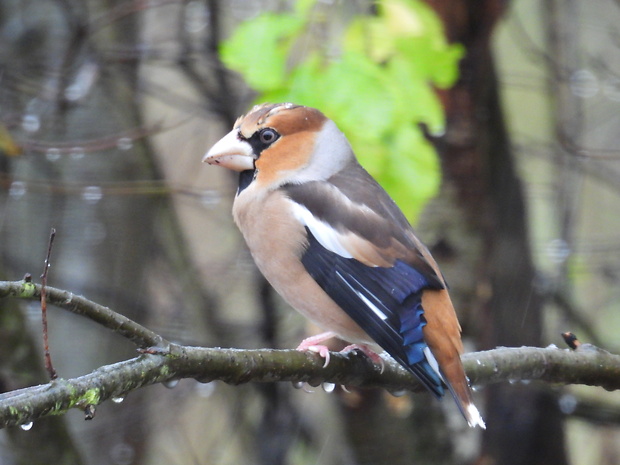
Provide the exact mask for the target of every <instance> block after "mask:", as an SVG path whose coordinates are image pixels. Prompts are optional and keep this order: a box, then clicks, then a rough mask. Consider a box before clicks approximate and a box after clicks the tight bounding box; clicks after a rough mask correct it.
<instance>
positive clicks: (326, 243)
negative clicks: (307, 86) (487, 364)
mask: <svg viewBox="0 0 620 465" xmlns="http://www.w3.org/2000/svg"><path fill="white" fill-rule="evenodd" d="M203 161H205V162H207V163H209V164H212V165H220V166H224V167H226V168H229V169H232V170H235V171H238V172H240V176H239V188H238V190H237V195H236V197H235V201H234V204H233V216H234V219H235V222H236V224H237V225H238V226H239V229H240V230H241V232H242V233H243V236H244V238H245V240H246V242H247V245H248V247H249V249H250V251H251V253H252V256H253V258H254V260H255V261H256V264H257V266H258V268H259V269H260V270H261V272H262V273H263V274H264V275H265V277H266V278H267V280H268V281H269V282H270V283H271V285H272V286H273V287H274V288H275V289H276V291H277V292H278V293H280V294H281V295H282V297H283V298H284V299H285V300H286V301H287V302H288V303H289V304H290V305H292V306H293V307H294V308H295V309H296V310H298V311H299V312H300V313H301V314H303V315H304V316H305V317H307V318H308V319H309V320H311V321H313V322H314V323H315V324H317V325H318V326H319V327H321V328H323V329H325V330H326V331H328V332H326V333H323V334H320V335H318V336H313V337H310V338H308V339H306V340H304V341H302V343H301V345H300V346H299V347H298V350H313V351H315V352H318V353H320V354H321V355H322V356H323V357H325V358H326V362H327V361H328V360H329V359H328V357H329V351H328V350H327V348H326V347H325V346H323V345H321V342H324V341H325V340H327V339H329V338H331V337H333V336H337V337H339V338H341V339H343V340H345V341H348V342H350V343H352V344H353V345H352V346H349V349H351V348H357V349H360V350H362V351H363V352H365V353H366V354H367V355H369V356H370V357H371V358H372V359H373V360H375V361H378V360H380V357H379V356H378V355H377V354H378V353H380V352H382V351H383V350H385V351H386V352H387V353H388V354H390V356H392V357H393V358H394V359H395V360H396V361H397V362H398V363H400V364H401V365H402V366H403V367H405V368H406V369H407V370H408V371H410V372H411V373H413V374H414V375H415V376H417V377H418V379H419V380H420V381H421V382H422V384H423V385H424V386H425V387H426V388H428V390H429V391H431V392H432V393H433V394H435V396H437V397H441V396H443V394H444V389H445V388H446V387H447V388H448V389H449V390H450V392H451V393H452V395H453V396H454V399H455V401H456V404H457V405H458V407H459V409H460V410H461V412H462V413H463V415H464V417H465V419H466V420H467V422H468V423H469V425H470V426H476V425H478V426H481V427H483V428H484V422H483V420H482V417H481V416H480V413H479V412H478V409H477V408H476V407H475V405H474V404H473V401H472V395H471V391H470V389H469V386H468V384H467V378H466V376H465V372H464V370H463V365H462V364H461V359H460V354H461V352H462V351H463V345H462V342H461V334H460V333H461V328H460V325H459V323H458V320H457V318H456V314H455V312H454V307H453V305H452V302H451V300H450V296H449V295H448V291H447V290H446V283H445V281H444V278H443V276H442V274H441V272H440V271H439V268H438V266H437V263H436V262H435V260H434V259H433V257H432V256H431V254H430V253H429V251H428V249H427V248H426V247H425V246H424V245H423V244H422V243H421V242H420V240H419V239H418V238H417V237H416V236H415V234H414V232H413V229H412V228H411V226H410V224H409V223H408V222H407V220H406V219H405V216H404V215H403V214H402V212H401V211H400V209H399V208H398V207H397V206H396V204H395V203H394V201H393V200H392V199H391V198H390V197H389V195H388V194H387V193H386V192H385V191H384V190H383V189H382V188H381V186H379V184H378V183H377V182H376V181H375V180H374V179H373V178H372V177H371V176H370V175H369V174H368V173H367V172H366V171H365V170H364V168H362V167H361V165H360V164H359V163H358V162H357V159H356V158H355V154H354V153H353V151H352V149H351V146H350V145H349V142H348V141H347V139H346V137H345V136H344V134H343V133H342V132H341V131H340V130H339V129H338V128H337V127H336V125H335V124H334V122H333V121H331V120H329V119H328V118H327V117H325V115H323V114H322V113H321V112H320V111H318V110H315V109H313V108H308V107H304V106H299V105H293V104H290V103H284V104H264V105H259V106H256V107H254V108H253V109H252V110H251V111H250V112H249V113H248V114H247V115H245V116H242V117H240V118H239V119H238V120H237V121H236V123H235V125H234V127H233V129H232V131H230V132H229V133H228V134H227V135H226V136H224V137H223V138H222V139H221V140H220V141H219V142H217V143H216V144H215V145H214V146H213V147H212V148H211V149H210V150H209V151H208V152H207V154H206V155H205V157H204V159H203ZM345 350H346V349H345Z"/></svg>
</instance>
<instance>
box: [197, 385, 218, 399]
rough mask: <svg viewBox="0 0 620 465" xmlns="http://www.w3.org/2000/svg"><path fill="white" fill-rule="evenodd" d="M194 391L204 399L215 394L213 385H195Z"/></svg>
mask: <svg viewBox="0 0 620 465" xmlns="http://www.w3.org/2000/svg"><path fill="white" fill-rule="evenodd" d="M195 389H196V392H197V393H198V395H199V396H200V397H203V398H205V399H206V398H207V397H211V395H212V394H213V393H214V392H215V383H196V387H195Z"/></svg>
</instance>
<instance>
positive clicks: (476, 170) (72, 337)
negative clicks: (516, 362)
mask: <svg viewBox="0 0 620 465" xmlns="http://www.w3.org/2000/svg"><path fill="white" fill-rule="evenodd" d="M619 19H620V11H618V4H617V2H613V1H600V2H594V3H592V2H589V3H587V4H584V5H582V4H580V3H579V2H575V1H572V0H571V1H559V0H549V1H548V2H543V3H540V2H534V1H531V0H520V1H513V2H500V1H490V0H483V1H481V0H469V1H467V0H463V1H456V2H454V1H448V0H445V1H440V0H429V1H426V2H423V1H421V0H420V1H414V0H384V1H381V2H371V1H367V0H355V1H345V0H317V1H309V0H301V1H280V0H260V1H249V0H230V1H218V0H186V1H181V0H153V1H148V2H146V1H133V0H109V1H107V2H101V1H100V0H3V1H2V2H0V276H2V278H3V279H20V278H21V277H22V276H23V275H24V274H25V273H26V272H30V273H32V274H33V275H34V276H35V278H36V277H38V275H39V273H40V271H41V270H42V268H43V259H44V257H45V252H46V249H47V239H48V235H49V231H50V228H51V227H54V228H56V230H57V238H56V243H55V248H54V252H53V256H52V267H51V269H50V276H49V284H50V285H53V286H56V287H61V288H66V289H68V290H70V291H72V292H75V293H79V294H84V295H85V296H87V297H89V298H91V299H93V300H95V301H97V302H99V303H102V304H105V305H108V306H110V307H112V308H113V309H115V310H117V311H119V312H121V313H123V314H125V315H127V316H129V317H131V318H133V319H135V320H137V321H138V322H140V323H142V324H144V325H146V326H148V327H150V328H152V329H154V330H155V331H158V332H160V333H161V334H162V335H164V336H165V337H167V338H168V339H170V340H174V341H177V342H181V343H185V344H200V345H208V346H221V347H242V348H256V347H294V346H295V345H296V344H297V343H298V342H299V340H300V339H301V338H302V337H303V336H304V335H306V334H308V333H309V332H313V331H316V328H309V327H307V326H306V324H305V322H304V321H303V319H302V318H301V317H299V316H298V315H296V314H295V313H293V312H291V311H290V310H289V309H288V307H287V306H286V305H285V304H284V303H283V302H282V301H281V300H280V299H279V297H278V296H276V295H274V294H273V292H272V291H271V289H270V287H269V286H268V285H267V284H266V283H265V282H264V280H263V279H262V278H261V277H260V275H259V274H258V273H257V271H256V269H255V267H254V265H253V263H252V260H251V257H250V256H249V254H248V252H247V250H246V249H245V246H244V244H243V241H242V240H241V238H240V236H239V234H238V232H237V231H236V229H235V227H234V225H233V224H232V219H231V215H230V207H231V203H232V199H233V196H234V192H235V189H236V179H235V177H234V176H233V175H231V174H230V173H227V172H225V170H218V169H215V168H209V167H206V166H202V165H200V159H201V157H202V155H203V154H204V152H205V151H206V150H207V149H208V147H210V145H211V144H212V143H214V142H215V141H216V140H217V139H218V138H219V137H220V136H221V135H223V134H224V133H225V132H227V131H229V130H230V127H231V126H232V124H233V122H234V120H235V119H236V118H237V116H239V115H240V114H242V113H245V112H246V111H247V110H248V109H249V108H250V107H251V105H252V104H253V103H255V102H257V101H263V100H270V101H294V102H295V103H303V104H307V105H312V106H316V107H318V108H320V109H321V110H322V111H323V112H325V113H326V114H327V115H328V116H329V117H331V118H333V119H334V120H335V121H336V122H337V124H338V125H339V126H340V128H341V129H342V130H343V131H344V132H345V133H346V134H347V136H348V137H349V138H350V140H351V142H352V144H353V145H354V147H355V150H356V152H357V153H358V155H359V156H360V158H361V160H362V163H363V164H364V165H365V166H366V167H367V168H368V169H369V170H370V171H371V172H372V173H373V174H374V175H375V176H377V177H378V178H379V180H380V181H381V183H382V184H383V185H384V186H385V187H386V189H387V190H388V191H389V192H390V193H391V194H392V195H393V196H394V197H395V198H396V200H397V201H398V202H399V204H400V205H401V207H402V208H403V209H404V210H405V211H406V213H407V215H408V216H409V217H410V218H411V219H412V221H415V225H416V227H417V228H418V232H419V233H420V236H421V237H422V238H423V239H424V240H425V242H426V243H427V244H428V245H429V246H430V247H431V249H432V250H433V253H434V254H435V256H436V257H437V258H438V261H439V262H440V265H441V266H442V269H443V271H444V274H445V275H446V277H447V279H448V281H449V282H450V284H451V290H452V294H453V297H454V300H455V302H456V306H457V309H458V310H459V316H460V319H461V323H462V326H463V329H464V340H465V343H466V346H467V347H468V350H474V349H486V348H491V347H494V346H497V345H521V344H530V345H539V346H541V345H542V346H546V345H548V344H551V343H556V344H558V345H559V344H561V342H560V338H559V336H558V333H559V332H560V331H566V330H573V331H575V332H576V333H577V334H578V335H579V336H581V338H582V339H583V340H584V341H585V342H592V343H595V344H597V345H599V346H600V347H603V348H605V349H608V350H612V351H616V352H617V351H618V350H620V346H619V345H618V343H617V338H616V337H615V335H616V334H617V331H618V328H619V325H620V321H618V318H619V316H618V315H620V312H619V308H618V302H619V299H618V291H617V289H618V281H619V280H620V236H619V235H618V233H617V231H618V218H620V202H619V190H620V182H619V180H620V168H619V166H618V160H619V158H620V156H619V155H618V151H617V146H618V140H617V139H618V131H617V123H618V119H617V116H616V115H617V113H618V111H617V110H618V104H619V102H620V97H619V95H620V70H618V67H617V65H616V60H615V59H616V58H620V54H619V53H618V46H619V40H618V37H619V33H618V30H617V25H618V24H620V21H619ZM440 173H441V174H440ZM49 318H50V337H51V349H52V356H53V359H54V362H55V364H56V368H57V370H58V371H59V374H60V376H62V377H73V376H79V375H80V374H84V373H87V372H89V371H91V370H92V369H94V368H96V367H98V366H100V365H102V364H106V363H111V362H115V361H118V360H122V359H125V358H128V357H132V356H133V355H134V354H135V352H134V348H133V347H132V346H131V345H130V344H128V343H127V342H126V341H125V340H123V339H121V338H119V337H117V336H115V335H112V334H109V333H108V332H106V331H104V330H102V329H100V328H97V327H96V326H95V325H93V324H92V323H90V322H88V321H82V320H81V319H79V318H77V317H74V316H72V315H67V314H65V313H64V312H60V311H58V310H57V309H50V315H49ZM0 335H1V336H2V337H0V388H1V389H2V390H3V391H8V390H11V389H15V388H18V387H21V386H24V385H30V384H35V383H40V382H44V381H45V376H44V374H42V371H41V357H40V353H41V349H40V315H39V308H38V306H37V305H32V304H23V303H21V302H15V301H7V300H3V301H1V302H0ZM334 348H337V346H334ZM169 388H173V389H169ZM306 390H310V391H314V393H313V394H308V393H307V392H305V391H306ZM327 390H329V389H327ZM429 399H430V398H429V397H428V396H427V395H423V394H421V395H416V396H405V397H399V398H395V397H392V396H390V395H388V394H386V393H384V392H382V391H352V392H345V391H342V390H340V389H336V391H335V392H333V393H327V392H324V390H323V389H322V388H321V387H317V388H306V389H305V390H295V389H293V388H292V387H291V386H289V385H285V384H278V385H275V384H274V385H245V386H226V385H223V384H221V383H217V382H216V383H208V384H201V383H198V382H194V381H193V380H182V381H180V382H179V383H178V384H176V385H174V384H170V385H169V386H167V387H165V386H152V387H149V388H146V389H143V390H141V391H138V392H135V393H132V394H131V395H129V396H127V397H126V398H125V399H117V400H119V401H120V400H122V402H119V403H113V402H109V403H107V404H104V405H102V406H100V407H99V408H98V411H97V415H96V417H95V419H94V420H93V421H90V422H85V421H84V420H83V416H82V414H81V413H80V412H77V411H76V412H70V413H69V414H68V415H66V416H65V417H63V418H50V419H45V420H41V421H37V422H36V423H35V424H34V425H33V426H32V428H31V429H29V430H28V431H24V430H22V429H20V428H12V429H7V430H4V431H2V432H0V463H1V464H3V465H4V464H14V463H15V464H17V463H20V464H21V463H24V464H29V465H32V464H50V463H54V464H65V463H67V464H69V463H71V464H78V463H84V464H118V465H128V464H197V463H205V464H217V465H222V464H234V465H238V464H269V465H274V464H299V465H304V464H317V463H320V464H328V465H329V464H382V463H386V464H387V463H389V464H391V465H398V464H410V463H428V464H466V463H477V464H485V465H486V464H495V463H497V464H499V463H501V464H503V465H506V464H507V465H511V464H515V465H517V464H528V465H532V464H553V465H555V464H558V465H561V464H565V463H598V464H602V465H607V464H609V465H611V464H615V463H618V462H619V457H620V447H619V446H618V444H620V441H619V440H618V439H619V438H618V436H619V434H618V433H619V432H618V423H619V421H620V420H619V418H620V412H619V410H620V407H619V404H620V399H619V398H618V396H617V394H616V393H607V392H603V391H601V390H600V389H596V388H587V387H583V386H570V387H552V386H544V385H540V384H538V383H530V384H526V383H515V384H507V385H505V386H504V385H496V386H488V387H485V388H484V389H482V388H481V389H479V392H478V393H477V400H478V403H479V404H480V405H481V406H482V407H483V408H482V410H483V411H484V415H485V419H486V420H487V424H488V429H487V431H485V432H484V433H483V432H481V431H479V430H470V429H468V428H467V427H466V425H465V424H464V422H463V421H462V418H460V416H459V414H458V412H456V409H455V408H454V406H453V405H452V403H451V402H441V403H440V402H434V401H430V400H429Z"/></svg>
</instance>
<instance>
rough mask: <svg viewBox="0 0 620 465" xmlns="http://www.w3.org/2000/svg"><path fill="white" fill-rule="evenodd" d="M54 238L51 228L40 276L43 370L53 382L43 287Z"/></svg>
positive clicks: (53, 231)
mask: <svg viewBox="0 0 620 465" xmlns="http://www.w3.org/2000/svg"><path fill="white" fill-rule="evenodd" d="M55 237H56V230H55V229H54V228H52V230H51V231H50V240H49V244H48V246H47V255H46V257H45V266H44V268H43V274H42V275H41V322H42V324H43V357H44V359H45V369H46V370H47V373H48V374H49V375H50V379H51V380H54V379H56V378H57V377H58V375H57V374H56V370H55V369H54V365H53V364H52V356H51V355H50V347H49V338H48V334H47V298H46V293H45V286H46V285H47V274H48V270H49V268H50V256H51V255H52V246H53V245H54V238H55Z"/></svg>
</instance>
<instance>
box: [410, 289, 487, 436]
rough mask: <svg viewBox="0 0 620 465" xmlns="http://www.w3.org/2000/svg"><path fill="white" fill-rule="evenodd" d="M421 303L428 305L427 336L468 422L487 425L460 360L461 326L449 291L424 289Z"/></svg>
mask: <svg viewBox="0 0 620 465" xmlns="http://www.w3.org/2000/svg"><path fill="white" fill-rule="evenodd" d="M422 306H423V307H424V308H425V309H426V311H425V314H424V315H425V317H426V321H427V324H426V326H425V327H424V339H425V340H426V343H427V344H428V347H429V348H430V350H431V352H432V354H433V356H434V358H435V359H436V360H437V364H438V365H439V371H440V373H441V375H442V378H443V380H444V382H445V383H446V385H447V386H448V389H450V392H451V393H452V396H454V400H455V401H456V405H457V406H458V407H459V410H460V411H461V413H462V414H463V416H464V417H465V419H466V420H467V423H468V424H469V426H471V427H474V426H480V427H481V428H485V424H484V421H483V419H482V416H481V415H480V412H479V411H478V409H477V408H476V406H475V405H474V402H473V398H472V393H471V389H470V388H469V384H468V383H467V377H466V375H465V370H464V369H463V364H462V362H461V353H462V352H463V344H462V342H461V327H460V325H459V323H458V320H457V318H456V313H455V312H454V307H453V306H452V301H451V300H450V296H449V295H448V292H447V291H446V290H445V289H440V290H434V289H431V290H425V291H424V293H423V294H422Z"/></svg>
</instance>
